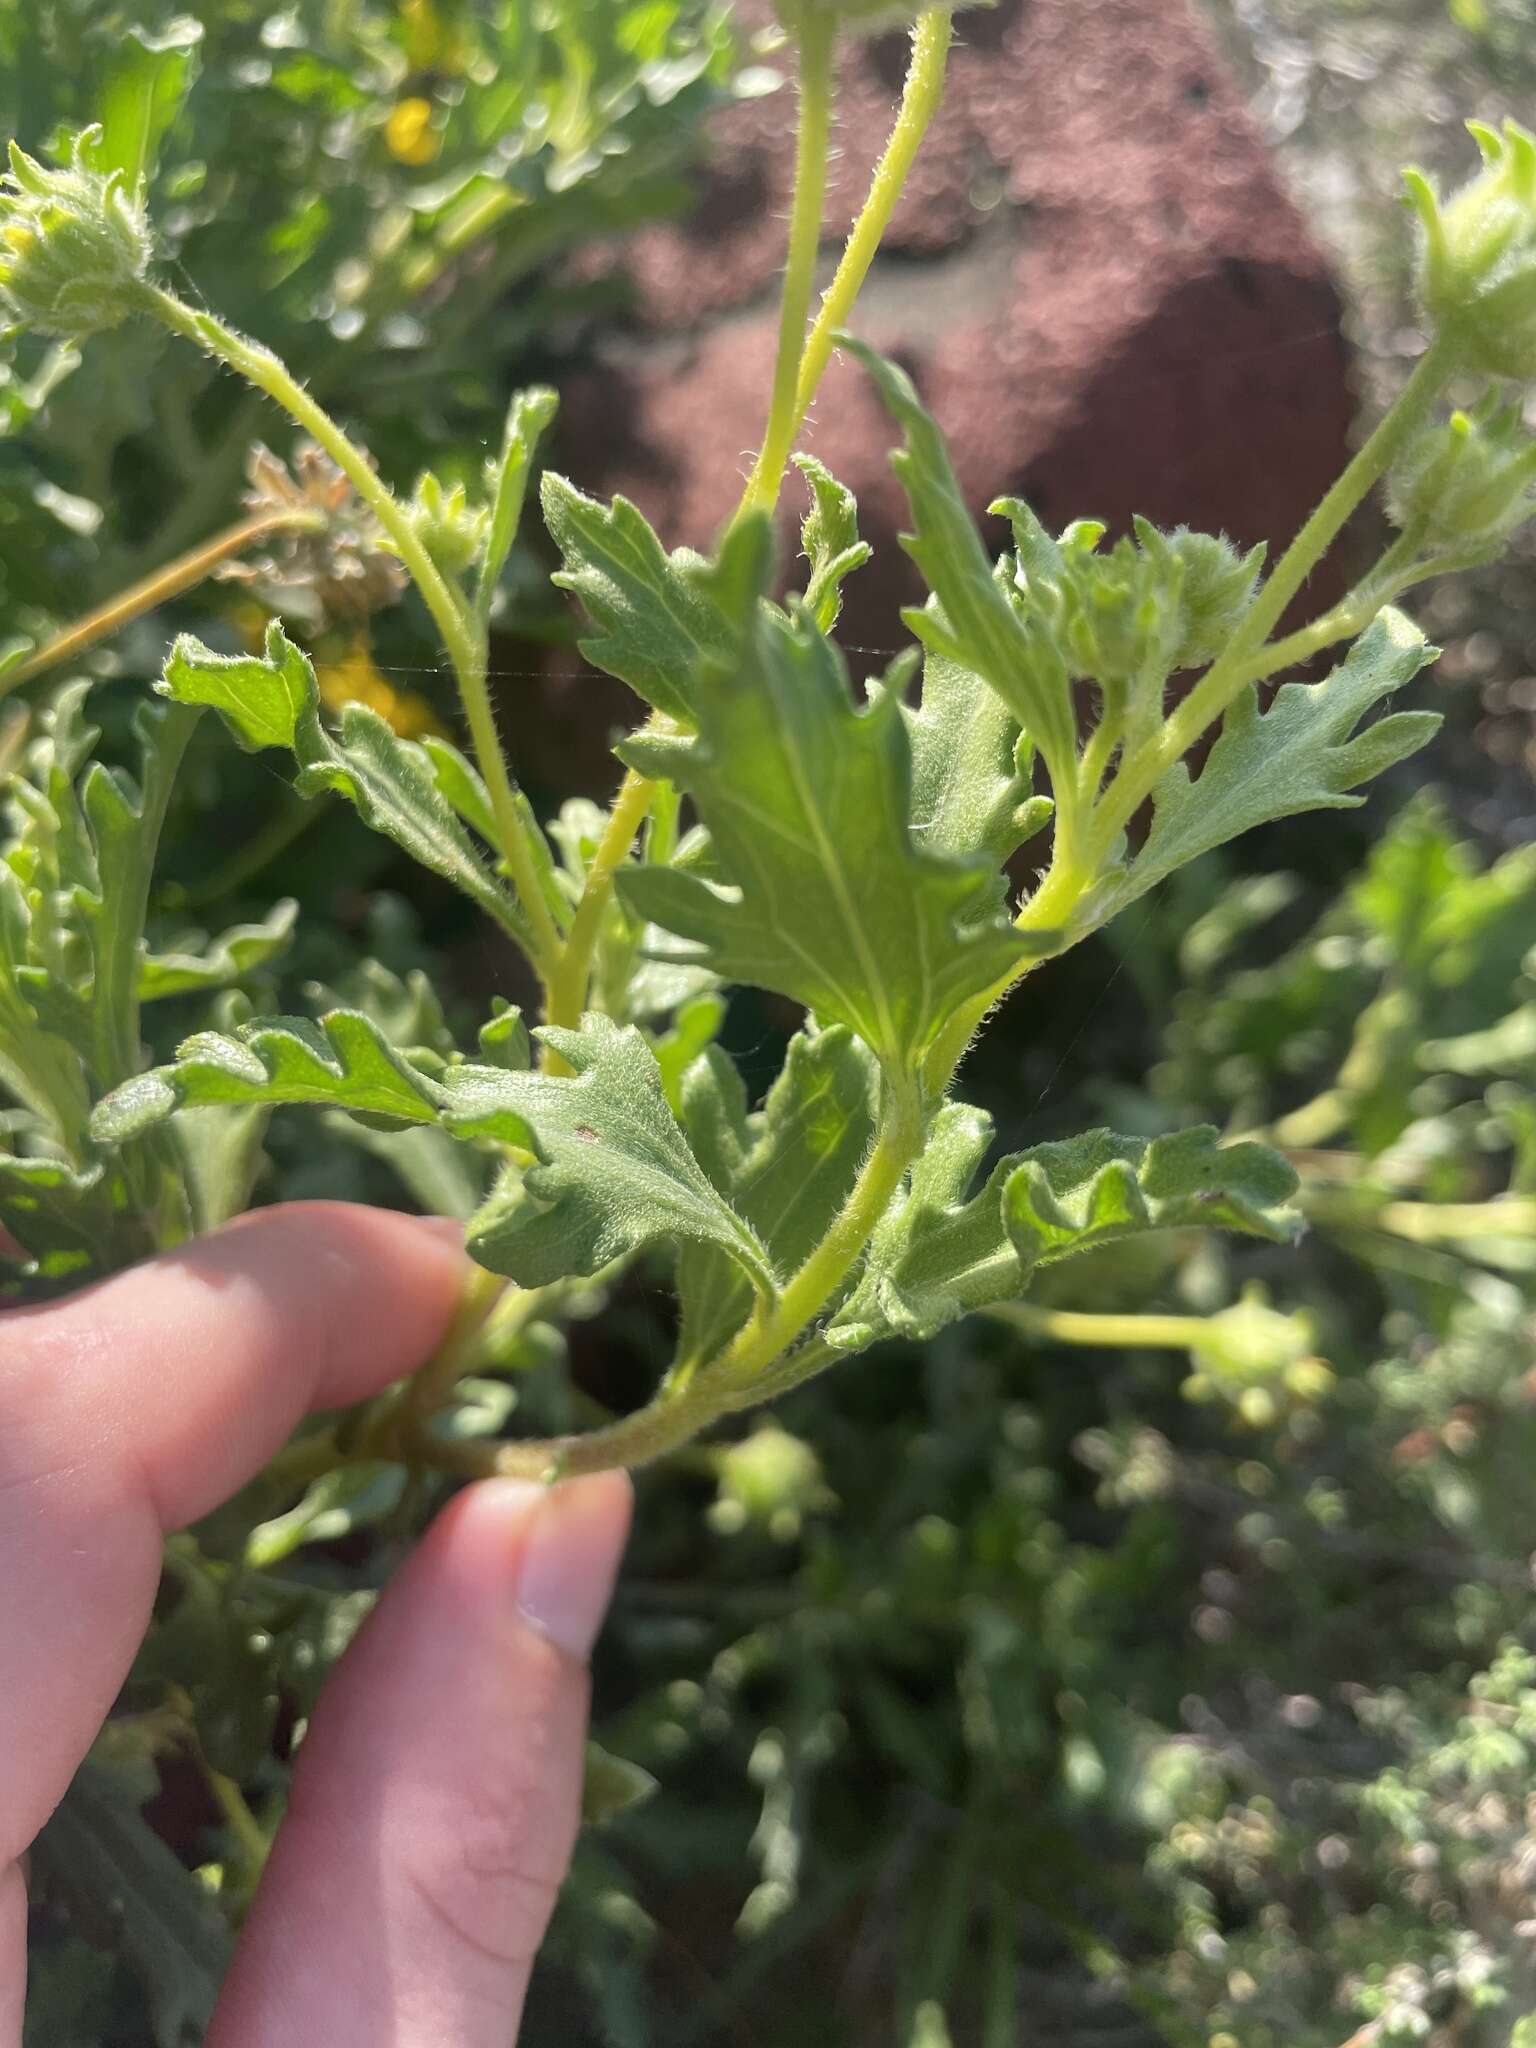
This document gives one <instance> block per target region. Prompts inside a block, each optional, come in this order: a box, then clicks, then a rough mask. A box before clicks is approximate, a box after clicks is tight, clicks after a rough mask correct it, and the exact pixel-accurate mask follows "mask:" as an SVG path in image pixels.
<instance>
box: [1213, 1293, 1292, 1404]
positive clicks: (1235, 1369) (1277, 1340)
mask: <svg viewBox="0 0 1536 2048" xmlns="http://www.w3.org/2000/svg"><path fill="white" fill-rule="evenodd" d="M1312 1343H1313V1335H1312V1324H1311V1321H1310V1319H1309V1318H1308V1317H1307V1316H1306V1315H1305V1314H1303V1313H1302V1312H1301V1311H1300V1310H1296V1311H1293V1312H1291V1313H1285V1312H1284V1311H1282V1310H1280V1309H1275V1308H1271V1307H1270V1306H1269V1303H1268V1302H1267V1301H1266V1300H1265V1298H1264V1295H1263V1292H1262V1290H1260V1289H1259V1288H1257V1287H1249V1288H1245V1289H1244V1290H1243V1294H1242V1297H1241V1299H1240V1300H1238V1301H1235V1302H1234V1303H1233V1304H1232V1306H1231V1307H1230V1308H1224V1309H1221V1310H1219V1311H1218V1312H1217V1314H1215V1315H1213V1316H1209V1317H1207V1318H1206V1320H1205V1322H1204V1324H1203V1325H1202V1326H1201V1328H1200V1333H1199V1335H1198V1336H1197V1337H1196V1338H1195V1340H1194V1342H1193V1343H1192V1344H1191V1346H1190V1350H1191V1354H1192V1356H1193V1358H1194V1360H1195V1362H1196V1364H1197V1365H1198V1366H1199V1367H1200V1369H1201V1370H1202V1371H1203V1372H1204V1373H1205V1375H1206V1377H1207V1378H1209V1379H1211V1380H1212V1381H1214V1382H1215V1383H1216V1384H1217V1385H1218V1386H1221V1385H1223V1384H1224V1385H1226V1386H1227V1387H1230V1388H1233V1389H1240V1388H1243V1387H1256V1386H1262V1385H1264V1384H1265V1383H1266V1382H1269V1381H1271V1380H1274V1379H1283V1378H1284V1376H1285V1375H1286V1374H1287V1373H1288V1372H1290V1371H1291V1370H1292V1369H1293V1368H1294V1367H1296V1366H1298V1365H1300V1364H1302V1363H1303V1362H1306V1363H1309V1364H1311V1363H1315V1362H1317V1361H1314V1360H1313V1359H1312V1357H1311V1352H1312Z"/></svg>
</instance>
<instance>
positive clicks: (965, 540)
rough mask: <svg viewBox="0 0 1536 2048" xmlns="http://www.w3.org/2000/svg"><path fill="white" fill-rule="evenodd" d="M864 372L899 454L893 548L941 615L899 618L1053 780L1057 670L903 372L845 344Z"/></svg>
mask: <svg viewBox="0 0 1536 2048" xmlns="http://www.w3.org/2000/svg"><path fill="white" fill-rule="evenodd" d="M845 346H847V347H848V348H849V349H850V350H851V351H852V353H853V354H854V355H856V356H857V357H858V358H859V360H860V362H862V363H863V364H864V366H865V368H866V369H867V370H868V371H869V373H870V375H871V376H872V377H873V378H874V380H875V383H876V385H877V386H878V388H879V391H880V395H881V397H882V398H883V399H884V400H885V403H886V405H887V406H888V407H889V409H890V411H891V413H892V414H893V415H894V417H895V419H896V421H897V424H898V425H899V426H900V427H901V429H902V432H903V434H904V435H905V437H906V446H905V447H904V448H903V449H902V450H900V451H899V452H898V453H897V454H896V455H894V456H892V458H891V466H892V468H893V469H894V470H895V471H896V474H897V476H898V477H899V478H900V479H901V485H902V489H903V490H904V491H905V492H906V494H907V503H908V505H909V506H910V508H911V512H912V525H913V531H912V532H911V533H910V534H903V536H902V543H901V544H902V546H903V547H904V548H905V549H906V551H907V553H908V554H909V555H910V556H911V557H912V559H913V561H914V562H916V564H917V566H918V568H919V569H921V570H922V572H923V577H924V580H925V581H926V583H927V585H928V588H929V589H930V590H931V591H932V592H933V594H934V596H935V597H936V598H937V599H938V600H939V605H940V607H942V609H941V610H938V611H935V610H933V609H932V608H930V609H928V610H925V611H909V612H906V613H904V614H903V617H904V618H905V620H906V622H907V624H908V625H909V626H910V627H911V628H912V631H913V632H914V633H915V634H916V635H917V636H918V638H919V639H920V640H921V641H922V642H923V644H924V645H925V646H926V647H928V648H929V649H930V650H932V651H933V652H935V653H938V654H943V655H947V656H949V658H950V659H951V660H954V661H958V662H959V663H961V664H962V665H963V666H965V667H967V668H970V669H972V670H974V671H975V673H976V674H977V675H979V676H981V677H982V678H983V679H984V680H985V682H986V683H987V684H988V686H989V687H990V688H991V689H993V690H995V691H996V692H997V694H998V695H999V696H1000V697H1001V698H1002V700H1003V702H1004V703H1005V704H1006V705H1007V706H1008V708H1009V710H1010V711H1011V712H1012V713H1013V715H1014V717H1015V718H1016V719H1017V720H1018V722H1019V724H1020V725H1021V726H1022V727H1023V729H1024V730H1025V731H1026V732H1027V733H1028V734H1029V736H1030V738H1031V739H1032V740H1033V741H1034V742H1035V744H1036V745H1037V746H1038V747H1039V748H1040V751H1041V752H1042V754H1044V756H1045V758H1046V762H1047V764H1048V765H1049V767H1050V769H1051V772H1052V774H1053V775H1056V776H1059V775H1062V774H1064V773H1065V772H1066V771H1067V770H1069V769H1070V768H1071V767H1072V766H1073V764H1075V762H1076V758H1077V722H1076V715H1075V712H1074V710H1073V703H1072V694H1071V689H1070V686H1069V680H1068V677H1067V672H1066V669H1065V667H1064V666H1063V665H1062V662H1061V659H1060V657H1059V656H1058V655H1057V654H1056V653H1055V651H1054V649H1053V648H1052V647H1051V646H1050V644H1049V642H1048V640H1047V639H1046V637H1045V636H1044V635H1043V634H1042V633H1040V632H1039V631H1035V630H1031V626H1030V624H1029V623H1027V622H1026V620H1025V619H1024V618H1023V617H1022V616H1021V615H1020V613H1019V611H1018V610H1017V609H1016V608H1015V606H1014V605H1013V603H1012V601H1011V600H1010V598H1009V596H1008V593H1007V589H1006V587H1005V579H1003V578H1000V577H999V576H998V574H997V572H996V570H995V568H994V566H993V563H992V561H991V559H990V558H989V556H988V554H987V551H986V549H985V548H984V547H983V546H982V542H981V536H980V534H979V533H978V532H977V531H976V523H975V521H974V520H973V519H972V518H971V514H970V508H969V507H968V505H967V504H966V501H965V497H964V494H963V492H962V491H961V489H960V486H959V483H958V482H957V481H956V478H955V473H954V470H953V469H952V468H951V466H950V460H949V451H948V450H947V449H946V447H945V445H944V437H943V435H942V434H941V433H940V432H939V429H938V426H937V424H936V422H935V421H934V419H933V416H932V415H931V414H930V413H929V412H928V410H927V409H926V407H925V406H924V405H923V404H922V401H921V400H920V399H919V398H918V395H917V392H916V390H915V389H914V387H913V384H912V380H911V378H910V377H908V376H907V374H906V372H905V371H904V370H900V369H898V368H897V367H896V365H895V364H894V363H888V362H886V361H885V360H884V358H883V357H881V356H878V355H876V354H875V352H874V351H873V350H872V349H870V348H867V347H865V346H864V345H863V344H862V343H860V342H848V343H846V344H845Z"/></svg>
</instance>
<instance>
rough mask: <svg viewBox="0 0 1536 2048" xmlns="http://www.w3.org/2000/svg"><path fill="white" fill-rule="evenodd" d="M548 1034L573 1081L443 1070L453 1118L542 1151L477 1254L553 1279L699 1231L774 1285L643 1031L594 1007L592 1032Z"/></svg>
mask: <svg viewBox="0 0 1536 2048" xmlns="http://www.w3.org/2000/svg"><path fill="white" fill-rule="evenodd" d="M539 1036H540V1037H541V1038H542V1039H543V1040H544V1042H545V1043H546V1044H548V1045H550V1046H553V1047H554V1049H555V1051H556V1052H558V1053H559V1054H560V1056H561V1057H562V1059H564V1061H565V1062H566V1064H567V1065H568V1066H569V1067H570V1068H571V1069H572V1077H571V1078H567V1077H559V1076H553V1075H549V1074H540V1073H531V1072H530V1073H526V1074H509V1073H500V1072H494V1071H492V1070H487V1069H477V1070H471V1069H454V1070H450V1072H449V1073H448V1074H447V1075H445V1077H444V1086H445V1088H446V1089H447V1090H448V1092H449V1108H448V1111H447V1121H448V1123H449V1126H450V1128H452V1129H455V1130H458V1131H460V1132H461V1133H464V1134H465V1135H473V1136H479V1137H488V1138H494V1139H500V1140H502V1141H503V1142H505V1143H511V1144H514V1145H518V1146H519V1147H520V1148H521V1149H523V1150H526V1151H531V1152H533V1153H534V1155H535V1163H534V1164H532V1165H530V1166H526V1167H518V1166H513V1167H511V1168H509V1169H508V1172H507V1176H506V1179H505V1180H504V1182H503V1184H502V1186H501V1187H500V1188H499V1189H498V1190H497V1191H496V1193H495V1194H493V1195H492V1197H491V1199H490V1200H489V1201H488V1202H487V1203H486V1204H485V1206H484V1208H482V1209H481V1211H480V1212H479V1214H478V1215H477V1216H476V1217H475V1218H474V1219H473V1221H472V1222H471V1224H470V1230H469V1248H470V1251H471V1253H472V1254H473V1255H474V1257H475V1258H477V1259H478V1260H479V1261H480V1263H481V1264H482V1265H485V1266H488V1267H490V1269H491V1271H492V1272H495V1273H505V1274H507V1275H508V1276H509V1277H510V1278H511V1279H513V1280H516V1281H517V1282H518V1284H519V1285H520V1286H523V1287H542V1286H545V1285H547V1284H548V1283H549V1282H550V1281H553V1280H559V1279H563V1278H565V1277H567V1276H568V1275H582V1276H584V1275H588V1274H592V1273H596V1272H597V1271H598V1270H599V1269H600V1268H601V1267H603V1266H606V1265H607V1264H608V1263H609V1262H610V1261H611V1260H613V1259H617V1258H622V1257H625V1256H627V1255H628V1254H630V1253H632V1252H635V1251H638V1250H640V1249H642V1248H643V1247H644V1246H646V1245H649V1244H654V1243H656V1242H658V1241H661V1240H672V1241H675V1242H677V1243H679V1244H684V1243H690V1242H691V1243H699V1244H706V1245H712V1246H714V1247H715V1248H717V1249H718V1250H719V1251H720V1252H722V1253H723V1254H724V1255H725V1256H726V1257H727V1258H728V1259H730V1260H731V1262H732V1263H733V1264H734V1265H735V1266H737V1267H739V1268H740V1270H741V1272H742V1273H743V1274H744V1275H745V1276H746V1277H747V1280H748V1282H749V1284H750V1285H751V1287H752V1288H753V1289H754V1290H755V1291H756V1292H757V1293H758V1294H759V1295H767V1294H770V1293H771V1292H772V1290H773V1287H774V1273H773V1264H772V1260H771V1259H770V1257H769V1255H768V1252H767V1250H766V1249H765V1247H764V1246H763V1244H762V1243H761V1241H760V1240H759V1239H758V1237H757V1235H756V1234H755V1232H754V1231H753V1230H752V1228H751V1226H750V1225H749V1224H748V1223H747V1222H745V1221H744V1220H743V1219H742V1218H741V1217H740V1216H738V1215H737V1214H736V1213H735V1211H734V1210H733V1209H732V1208H731V1207H730V1206H729V1204H728V1203H727V1202H726V1201H725V1200H724V1199H723V1198H722V1196H721V1195H720V1193H719V1191H718V1189H716V1188H715V1187H714V1186H713V1185H712V1184H711V1182H710V1180H709V1178H708V1176H707V1175H706V1174H705V1172H704V1170H703V1168H702V1167H701V1166H700V1165H699V1162H698V1160H697V1159H696V1158H695V1157H694V1155H693V1152H692V1150H691V1148H690V1146H689V1144H688V1140H687V1137H686V1136H685V1135H684V1132H683V1130H682V1128H681V1126H680V1125H679V1123H678V1121H677V1119H676V1117H675V1116H674V1115H673V1114H672V1110H671V1108H670V1106H669V1105H668V1102H667V1097H666V1091H665V1089H664V1088H663V1086H662V1077H661V1069H660V1068H659V1067H658V1066H657V1064H656V1058H655V1055H654V1054H653V1053H652V1051H651V1049H650V1047H649V1046H648V1045H647V1044H646V1042H645V1039H644V1038H643V1037H642V1036H641V1034H640V1033H639V1032H638V1031H637V1030H635V1029H634V1028H633V1027H632V1026H630V1027H626V1028H624V1029H620V1028H619V1027H618V1026H617V1025H615V1024H613V1023H611V1022H610V1021H609V1020H608V1019H607V1018H605V1017H601V1016H596V1015H592V1016H589V1017H587V1018H586V1020H585V1021H584V1024H583V1028H582V1029H581V1030H580V1031H563V1030H559V1029H555V1028H552V1027H547V1028H546V1029H544V1030H543V1031H541V1032H540V1033H539Z"/></svg>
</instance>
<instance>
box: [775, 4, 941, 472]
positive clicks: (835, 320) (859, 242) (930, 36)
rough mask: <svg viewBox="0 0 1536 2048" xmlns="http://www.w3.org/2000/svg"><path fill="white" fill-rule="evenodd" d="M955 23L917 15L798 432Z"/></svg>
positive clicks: (799, 411)
mask: <svg viewBox="0 0 1536 2048" xmlns="http://www.w3.org/2000/svg"><path fill="white" fill-rule="evenodd" d="M953 26H954V9H953V8H952V7H947V6H946V7H928V8H925V9H924V10H923V12H922V13H921V14H920V15H919V16H918V17H917V22H916V25H915V26H914V28H913V30H912V62H911V65H910V67H909V69H908V71H907V81H906V84H905V86H904V87H903V89H902V95H901V106H900V108H899V109H898V111H897V115H896V122H895V126H894V127H893V128H892V130H891V134H890V140H889V141H888V142H887V143H886V145H885V153H884V155H883V156H882V157H881V159H880V161H879V163H878V164H877V165H876V167H875V175H874V178H873V179H872V181H871V183H870V187H869V197H868V198H867V199H866V200H865V202H864V206H863V209H862V211H861V212H860V214H859V217H858V219H857V220H856V221H855V222H854V224H853V230H852V232H851V233H850V235H849V237H848V242H847V246H846V247H845V248H844V250H843V254H842V258H841V260H840V261H839V263H838V266H837V269H836V270H835V271H834V272H833V275H832V282H831V284H829V285H828V287H827V289H826V293H825V295H824V296H823V298H822V301H821V307H820V310H819V311H818V313H817V315H816V318H815V320H814V322H813V323H812V326H811V331H810V335H809V336H808V338H807V340H806V344H805V352H804V354H803V355H802V356H801V358H800V380H799V385H798V388H797V390H796V393H795V432H796V433H798V432H799V430H800V428H801V426H802V425H803V424H804V422H805V416H806V414H807V412H809V410H810V408H811V403H812V401H813V400H814V398H815V396H816V393H817V390H818V388H819V387H820V384H821V380H822V377H823V375H824V374H825V371H826V367H827V364H828V363H829V362H830V361H831V357H832V349H833V346H834V340H835V337H836V336H837V334H838V333H839V332H840V331H841V330H842V329H843V328H844V327H846V326H847V325H848V321H849V318H850V317H851V315H852V313H853V305H854V301H855V299H857V298H858V296H859V292H860V290H861V289H862V287H863V284H864V280H865V278H866V277H867V276H868V275H869V267H870V265H871V264H872V263H873V262H874V260H875V254H876V252H877V250H878V249H879V247H880V243H881V239H882V238H883V236H884V234H885V231H886V229H887V228H888V227H889V226H890V224H891V216H892V214H893V213H894V212H895V211H896V202H897V200H898V199H900V197H901V193H902V187H903V186H904V185H905V184H906V181H907V174H908V172H909V171H910V170H911V168H912V164H913V160H914V159H915V158H916V156H917V152H918V150H919V149H920V148H921V146H922V141H923V137H924V136H925V135H926V134H927V132H928V124H929V123H930V122H931V121H932V119H933V117H934V115H935V114H936V113H937V112H938V110H939V102H940V100H941V99H942V98H943V96H944V71H945V66H946V65H947V63H948V61H949V44H950V37H951V34H952V32H953Z"/></svg>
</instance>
